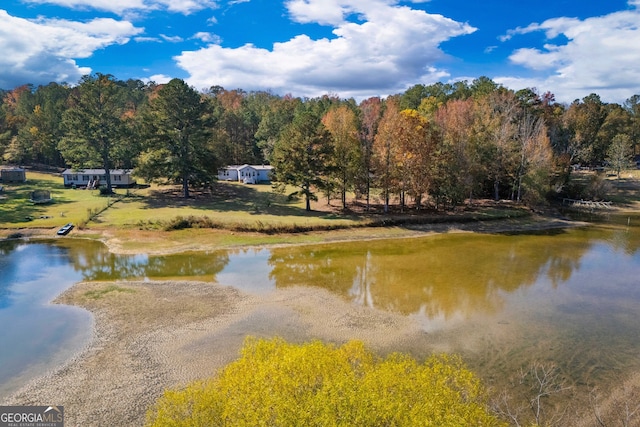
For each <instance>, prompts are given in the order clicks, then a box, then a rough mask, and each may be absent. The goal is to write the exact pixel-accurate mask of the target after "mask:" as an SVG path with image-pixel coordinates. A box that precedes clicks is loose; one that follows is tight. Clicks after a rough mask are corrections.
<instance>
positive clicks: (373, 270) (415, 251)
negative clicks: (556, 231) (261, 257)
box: [269, 235, 590, 318]
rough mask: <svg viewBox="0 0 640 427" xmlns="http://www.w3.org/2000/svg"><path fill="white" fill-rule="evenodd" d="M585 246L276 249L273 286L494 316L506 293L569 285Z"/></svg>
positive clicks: (455, 241) (448, 242)
mask: <svg viewBox="0 0 640 427" xmlns="http://www.w3.org/2000/svg"><path fill="white" fill-rule="evenodd" d="M589 246H590V245H589V243H588V242H587V241H585V240H584V239H583V238H580V237H579V236H575V237H572V235H567V236H500V235H493V236H478V235H473V236H470V235H449V236H439V237H430V238H427V239H405V240H389V241H375V242H352V243H344V244H340V245H335V246H334V245H331V246H330V245H320V246H313V247H296V248H281V249H275V250H273V251H272V255H271V258H270V260H269V263H270V265H271V266H272V271H271V278H272V279H273V280H274V281H275V282H276V286H277V287H287V286H295V285H310V286H319V287H323V288H326V289H329V290H331V291H333V292H335V293H338V294H340V295H342V296H344V297H345V298H349V299H351V300H353V301H355V302H357V303H359V304H363V305H368V306H375V307H378V308H382V309H385V310H393V311H396V312H400V313H403V314H409V313H417V312H422V313H424V314H425V315H427V316H428V317H430V318H434V317H444V318H450V317H452V316H460V315H463V316H464V317H467V316H469V315H471V314H472V313H477V312H481V313H492V312H495V311H496V310H498V309H499V308H500V306H501V304H502V295H504V293H510V292H514V291H515V290H517V289H520V288H522V287H527V286H531V285H532V284H534V283H537V281H538V280H539V278H540V277H541V276H542V277H545V278H546V279H547V280H548V281H549V282H550V283H551V284H552V285H553V286H558V285H559V284H561V283H563V282H565V281H567V280H569V278H570V277H571V274H572V272H573V271H575V270H576V269H577V268H578V267H579V266H580V259H581V258H582V257H583V256H584V254H585V253H586V251H587V250H588V249H589Z"/></svg>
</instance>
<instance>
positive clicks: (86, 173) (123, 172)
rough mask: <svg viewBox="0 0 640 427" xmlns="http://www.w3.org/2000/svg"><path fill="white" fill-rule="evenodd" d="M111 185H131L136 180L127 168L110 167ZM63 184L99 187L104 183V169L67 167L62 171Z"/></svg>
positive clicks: (67, 185)
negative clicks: (74, 168)
mask: <svg viewBox="0 0 640 427" xmlns="http://www.w3.org/2000/svg"><path fill="white" fill-rule="evenodd" d="M109 176H110V177H111V186H112V187H131V186H133V185H135V184H136V180H135V179H133V177H132V176H131V170H129V169H111V170H110V171H109ZM62 177H63V178H64V186H65V187H72V186H74V185H75V186H76V187H78V188H99V187H100V185H106V183H107V175H106V174H105V170H104V169H80V170H73V169H67V170H65V171H64V172H62Z"/></svg>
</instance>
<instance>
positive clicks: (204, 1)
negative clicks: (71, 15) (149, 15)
mask: <svg viewBox="0 0 640 427" xmlns="http://www.w3.org/2000/svg"><path fill="white" fill-rule="evenodd" d="M23 1H25V2H28V3H35V4H55V5H58V6H63V7H67V8H72V9H83V10H84V9H91V10H101V11H106V12H112V13H115V14H117V15H121V16H122V15H123V14H125V13H128V12H132V11H147V10H158V9H160V10H168V11H170V12H176V13H182V14H185V15H189V14H191V13H194V12H197V11H199V10H204V9H216V8H217V7H218V5H217V2H216V1H215V0H23Z"/></svg>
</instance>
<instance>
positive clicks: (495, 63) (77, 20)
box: [0, 0, 640, 103]
mask: <svg viewBox="0 0 640 427" xmlns="http://www.w3.org/2000/svg"><path fill="white" fill-rule="evenodd" d="M90 72H100V73H108V74H113V75H114V76H116V77H117V78H119V79H128V78H134V79H142V80H144V81H149V80H153V81H155V82H157V83H163V82H166V81H168V80H169V79H171V78H173V77H179V78H182V79H184V80H186V81H187V82H188V83H189V84H191V85H192V86H193V87H195V88H197V89H203V88H208V87H210V86H213V85H220V86H223V87H224V88H226V89H237V88H241V89H244V90H247V91H249V90H270V91H272V92H273V93H276V94H286V93H290V94H292V95H294V96H309V97H313V96H319V95H323V94H327V93H330V94H335V95H338V96H340V97H343V98H347V97H355V98H356V99H363V98H367V97H370V96H386V95H389V94H394V93H400V92H403V91H404V90H406V89H407V88H408V87H411V86H413V85H415V84H417V83H423V84H431V83H434V82H437V81H441V82H454V81H458V80H469V81H470V80H473V79H474V78H477V77H479V76H487V77H490V78H491V79H493V80H494V81H496V82H498V83H501V84H503V85H505V86H507V87H509V88H512V89H515V90H517V89H522V88H526V87H533V88H536V89H537V90H538V91H539V92H546V91H550V92H552V93H554V94H555V95H556V99H557V100H559V101H561V102H571V101H573V100H574V99H577V98H583V97H584V96H587V95H589V94H590V93H594V92H595V93H597V94H599V95H600V96H601V98H602V99H603V100H604V101H606V102H618V103H622V102H624V100H625V99H627V98H629V97H630V96H632V95H634V94H640V0H607V1H604V0H592V1H589V0H535V1H533V0H517V1H516V0H483V1H477V0H413V1H398V0H286V1H277V0H232V1H231V0H3V1H2V3H0V88H4V89H12V88H14V87H16V86H18V85H21V84H24V83H32V84H35V85H39V84H47V83H49V82H52V81H56V82H67V83H71V84H74V83H77V82H78V80H79V79H80V77H81V76H82V75H83V74H87V73H90Z"/></svg>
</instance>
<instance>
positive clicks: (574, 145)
mask: <svg viewBox="0 0 640 427" xmlns="http://www.w3.org/2000/svg"><path fill="white" fill-rule="evenodd" d="M606 117H607V110H606V108H605V105H604V103H603V102H602V101H601V100H600V97H599V96H598V95H596V94H595V93H592V94H590V95H589V96H586V97H584V98H583V99H582V101H580V100H576V101H574V102H573V103H572V104H571V105H570V106H569V108H568V110H567V111H566V114H565V125H566V126H567V128H568V130H569V132H570V138H569V148H568V152H569V153H570V154H571V160H572V161H573V162H580V163H584V164H589V165H594V164H597V163H598V162H601V161H602V160H604V156H603V154H604V151H602V150H601V149H600V148H599V147H598V132H599V131H600V128H601V127H602V125H603V124H604V121H605V119H606ZM599 154H600V155H599Z"/></svg>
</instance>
